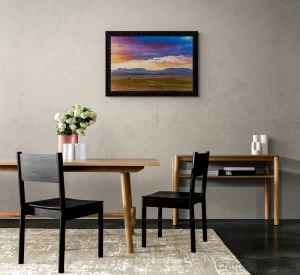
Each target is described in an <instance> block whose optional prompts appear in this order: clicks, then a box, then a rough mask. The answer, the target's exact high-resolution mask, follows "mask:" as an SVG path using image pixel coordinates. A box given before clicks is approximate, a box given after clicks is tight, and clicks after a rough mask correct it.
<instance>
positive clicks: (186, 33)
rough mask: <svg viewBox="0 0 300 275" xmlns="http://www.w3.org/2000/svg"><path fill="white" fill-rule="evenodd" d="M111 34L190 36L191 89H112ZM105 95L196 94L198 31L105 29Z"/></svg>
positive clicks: (192, 95)
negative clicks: (191, 39)
mask: <svg viewBox="0 0 300 275" xmlns="http://www.w3.org/2000/svg"><path fill="white" fill-rule="evenodd" d="M113 36H122V37H123V36H187V37H189V36H191V37H192V38H193V46H192V54H193V57H192V64H193V65H192V67H193V69H192V91H174V90H173V91H172V90H170V91H151V90H149V91H145V90H144V91H138V90H137V91H125V90H124V91H122V90H119V91H113V90H112V85H111V79H112V76H111V72H112V71H111V38H112V37H113ZM105 41H106V42H105V43H106V96H189V97H190V96H191V97H195V96H198V88H199V87H198V86H199V84H198V32H197V31H106V40H105Z"/></svg>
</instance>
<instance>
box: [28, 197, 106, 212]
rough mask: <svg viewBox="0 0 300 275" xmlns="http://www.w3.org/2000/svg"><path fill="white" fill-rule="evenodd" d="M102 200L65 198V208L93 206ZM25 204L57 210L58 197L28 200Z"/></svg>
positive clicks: (58, 205) (58, 206)
mask: <svg viewBox="0 0 300 275" xmlns="http://www.w3.org/2000/svg"><path fill="white" fill-rule="evenodd" d="M102 203H103V201H90V200H77V199H68V198H66V199H65V205H66V209H70V208H76V207H84V206H95V205H97V204H102ZM27 205H29V206H31V207H36V208H43V209H53V210H59V209H60V199H59V198H55V199H47V200H41V201H33V202H28V203H27Z"/></svg>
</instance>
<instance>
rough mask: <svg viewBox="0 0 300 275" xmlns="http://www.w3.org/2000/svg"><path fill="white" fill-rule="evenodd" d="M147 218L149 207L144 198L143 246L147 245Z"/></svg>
mask: <svg viewBox="0 0 300 275" xmlns="http://www.w3.org/2000/svg"><path fill="white" fill-rule="evenodd" d="M146 219H147V208H146V206H145V203H144V200H143V208H142V247H146V226H147V224H146Z"/></svg>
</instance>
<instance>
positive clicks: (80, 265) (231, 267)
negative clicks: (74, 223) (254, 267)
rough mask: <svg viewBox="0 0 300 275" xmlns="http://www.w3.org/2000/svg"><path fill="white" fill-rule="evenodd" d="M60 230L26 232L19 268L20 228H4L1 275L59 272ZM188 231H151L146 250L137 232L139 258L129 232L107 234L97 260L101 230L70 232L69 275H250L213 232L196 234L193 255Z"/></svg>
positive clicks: (0, 231)
mask: <svg viewBox="0 0 300 275" xmlns="http://www.w3.org/2000/svg"><path fill="white" fill-rule="evenodd" d="M58 232H59V231H58V230H55V229H26V233H25V263H24V264H23V265H18V264H17V259H18V229H15V228H13V229H11V228H5V229H4V228H3V229H0V274H1V275H53V274H57V272H58V271H57V263H58ZM189 234H190V233H189V230H186V229H165V230H163V237H162V238H158V237H157V230H147V248H142V247H141V231H140V230H135V235H134V249H135V253H134V254H127V252H126V246H125V236H124V230H121V229H109V230H105V231H104V258H102V259H99V258H97V230H94V229H80V230H79V229H76V230H74V229H71V230H67V232H66V255H65V274H73V275H81V274H82V275H91V274H93V275H110V274H119V275H127V274H138V275H149V274H157V275H158V274H159V275H164V274H176V275H177V274H189V275H193V274H195V275H196V274H197V275H199V274H202V275H244V274H247V275H249V274H250V273H248V272H247V271H246V270H245V269H244V268H243V266H242V265H241V264H240V263H239V261H238V260H237V259H236V258H235V256H234V255H233V254H232V253H231V252H230V250H229V249H228V248H227V247H226V246H225V245H224V243H223V242H222V240H221V239H220V238H219V237H218V235H217V234H216V233H215V232H214V231H213V230H208V242H206V243H203V242H202V232H201V230H197V231H196V239H197V253H191V252H190V235H189Z"/></svg>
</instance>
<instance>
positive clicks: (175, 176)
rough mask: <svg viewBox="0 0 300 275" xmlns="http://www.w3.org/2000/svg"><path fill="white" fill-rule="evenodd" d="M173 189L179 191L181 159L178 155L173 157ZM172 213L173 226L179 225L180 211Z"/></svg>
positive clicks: (175, 210)
mask: <svg viewBox="0 0 300 275" xmlns="http://www.w3.org/2000/svg"><path fill="white" fill-rule="evenodd" d="M172 189H173V192H178V191H179V157H178V156H177V155H174V156H173V157H172ZM172 212H173V214H172V219H173V225H177V223H178V209H177V208H174V209H173V211H172Z"/></svg>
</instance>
